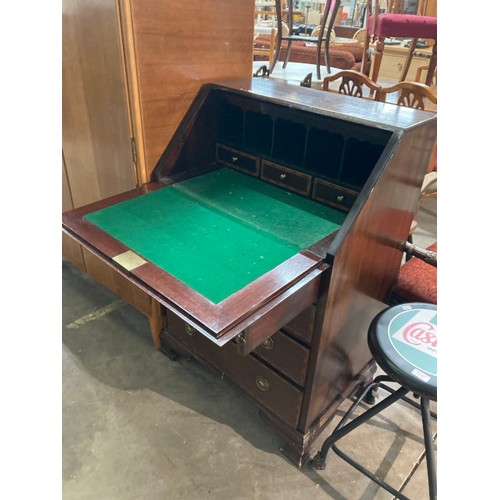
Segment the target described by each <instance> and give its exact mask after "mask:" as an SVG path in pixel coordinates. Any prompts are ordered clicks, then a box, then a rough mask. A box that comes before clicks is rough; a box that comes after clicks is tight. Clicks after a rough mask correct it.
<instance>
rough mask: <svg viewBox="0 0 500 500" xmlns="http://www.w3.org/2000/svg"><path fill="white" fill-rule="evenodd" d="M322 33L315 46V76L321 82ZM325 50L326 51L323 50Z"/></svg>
mask: <svg viewBox="0 0 500 500" xmlns="http://www.w3.org/2000/svg"><path fill="white" fill-rule="evenodd" d="M322 35H323V33H322V32H320V38H319V40H318V43H317V44H316V76H317V77H318V80H321V44H322V43H323V42H322V40H321V37H322ZM325 50H327V49H326V48H325Z"/></svg>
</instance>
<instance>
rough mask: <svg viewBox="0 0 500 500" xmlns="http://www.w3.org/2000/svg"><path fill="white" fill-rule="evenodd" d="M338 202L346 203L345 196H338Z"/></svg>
mask: <svg viewBox="0 0 500 500" xmlns="http://www.w3.org/2000/svg"><path fill="white" fill-rule="evenodd" d="M337 201H338V202H339V203H342V202H343V201H344V196H343V195H339V196H337Z"/></svg>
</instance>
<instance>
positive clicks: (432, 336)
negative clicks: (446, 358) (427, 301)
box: [388, 308, 438, 375]
mask: <svg viewBox="0 0 500 500" xmlns="http://www.w3.org/2000/svg"><path fill="white" fill-rule="evenodd" d="M388 334H389V339H390V341H391V343H392V346H393V348H394V350H395V351H396V352H397V353H398V355H399V356H400V357H401V358H403V359H405V360H406V361H407V362H408V363H410V364H411V365H413V366H414V367H416V368H418V369H419V370H421V371H423V372H425V373H427V374H429V375H436V374H437V351H438V347H437V312H436V310H431V309H413V308H408V309H405V310H403V311H401V312H400V313H399V314H397V315H396V316H395V317H394V318H393V319H392V320H391V322H390V324H389V331H388Z"/></svg>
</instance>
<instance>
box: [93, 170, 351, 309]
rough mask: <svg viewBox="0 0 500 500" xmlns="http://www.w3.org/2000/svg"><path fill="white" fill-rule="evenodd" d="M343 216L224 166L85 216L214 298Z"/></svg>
mask: <svg viewBox="0 0 500 500" xmlns="http://www.w3.org/2000/svg"><path fill="white" fill-rule="evenodd" d="M345 217H346V214H344V213H342V212H339V211H337V210H335V209H332V208H329V207H326V206H323V205H320V204H319V203H316V202H314V201H312V200H309V199H307V198H303V197H301V196H298V195H296V194H293V193H289V192H287V191H285V190H283V189H280V188H278V187H275V186H272V185H270V184H266V183H264V182H262V181H260V180H258V179H256V178H253V177H250V176H248V175H245V174H242V173H240V172H236V171H234V170H231V169H228V168H224V169H221V170H217V171H215V172H211V173H208V174H205V175H202V176H199V177H195V178H192V179H188V180H186V181H183V182H180V183H177V184H174V185H172V186H167V187H165V188H162V189H159V190H157V191H154V192H152V193H148V194H145V195H142V196H139V197H137V198H134V199H131V200H127V201H124V202H122V203H118V204H117V205H113V206H111V207H108V208H105V209H103V210H99V211H96V212H93V213H91V214H88V215H86V216H85V218H86V219H88V220H89V221H90V222H92V223H94V224H95V225H96V226H98V227H99V228H101V229H103V230H104V231H106V232H107V233H109V234H110V235H111V236H113V237H114V238H116V239H117V240H119V241H121V242H122V243H123V244H125V245H126V246H128V247H129V248H130V249H131V250H133V251H134V252H136V253H138V254H139V255H141V256H143V257H144V258H146V259H148V260H150V261H151V262H153V263H154V264H155V265H157V266H158V267H160V268H161V269H163V270H164V271H166V272H168V273H169V274H171V275H173V276H175V277H176V278H177V279H179V280H180V281H182V282H183V283H185V284H186V285H188V286H190V287H191V288H193V289H194V290H196V291H197V292H198V293H200V294H202V295H203V296H205V297H206V298H207V299H208V300H210V301H212V302H214V303H218V302H220V301H222V300H224V299H225V298H227V297H229V296H230V295H232V294H233V293H235V292H236V291H238V290H240V289H241V288H243V287H244V286H246V285H248V284H249V283H251V282H252V281H254V280H255V279H257V278H258V277H260V276H262V275H263V274H265V273H266V272H268V271H270V270H271V269H273V268H275V267H276V266H278V265H279V264H281V263H282V262H284V261H285V260H287V259H288V258H290V257H292V256H293V255H295V254H296V253H297V252H299V251H300V250H303V249H304V248H307V247H308V246H310V245H312V244H313V243H315V242H317V241H318V240H320V239H322V238H323V237H325V236H327V235H328V234H330V233H332V232H333V231H335V230H337V229H339V228H340V226H341V225H342V223H343V221H344V219H345Z"/></svg>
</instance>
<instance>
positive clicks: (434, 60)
mask: <svg viewBox="0 0 500 500" xmlns="http://www.w3.org/2000/svg"><path fill="white" fill-rule="evenodd" d="M436 66H437V40H435V42H434V46H433V47H432V55H431V58H430V60H429V70H428V71H427V77H426V78H425V84H426V85H428V86H429V87H431V86H432V79H433V78H434V72H435V71H436Z"/></svg>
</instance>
